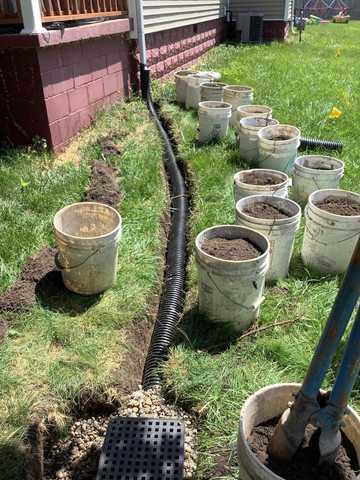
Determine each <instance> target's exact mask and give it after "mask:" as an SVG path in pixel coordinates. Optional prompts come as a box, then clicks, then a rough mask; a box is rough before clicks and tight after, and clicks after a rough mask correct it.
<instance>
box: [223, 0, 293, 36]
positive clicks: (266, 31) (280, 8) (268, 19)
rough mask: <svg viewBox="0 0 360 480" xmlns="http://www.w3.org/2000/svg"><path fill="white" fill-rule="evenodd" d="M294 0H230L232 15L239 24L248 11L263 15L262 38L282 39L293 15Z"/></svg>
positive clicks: (286, 32)
mask: <svg viewBox="0 0 360 480" xmlns="http://www.w3.org/2000/svg"><path fill="white" fill-rule="evenodd" d="M294 7H295V0H230V9H231V11H232V14H233V17H234V19H235V20H237V22H238V24H239V25H240V26H241V25H242V24H243V22H245V23H246V21H247V20H246V17H247V15H248V14H249V13H251V14H253V15H262V16H263V21H264V23H263V39H264V40H266V41H267V40H284V39H285V38H286V37H287V35H288V32H289V29H290V24H291V21H292V19H293V16H294Z"/></svg>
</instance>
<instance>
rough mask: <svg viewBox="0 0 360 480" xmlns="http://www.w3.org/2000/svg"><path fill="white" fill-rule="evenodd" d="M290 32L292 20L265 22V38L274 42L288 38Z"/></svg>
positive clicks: (266, 40)
mask: <svg viewBox="0 0 360 480" xmlns="http://www.w3.org/2000/svg"><path fill="white" fill-rule="evenodd" d="M289 32H290V22H286V21H281V20H269V21H265V22H264V30H263V40H264V42H272V41H274V40H278V41H282V40H286V39H287V38H288V35H289Z"/></svg>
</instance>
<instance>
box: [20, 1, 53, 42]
mask: <svg viewBox="0 0 360 480" xmlns="http://www.w3.org/2000/svg"><path fill="white" fill-rule="evenodd" d="M20 5H21V13H22V18H23V22H24V28H23V30H21V33H24V34H28V35H29V34H30V35H31V34H36V33H42V32H46V31H47V30H46V28H44V27H43V26H42V21H41V10H40V0H20Z"/></svg>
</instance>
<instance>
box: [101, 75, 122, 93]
mask: <svg viewBox="0 0 360 480" xmlns="http://www.w3.org/2000/svg"><path fill="white" fill-rule="evenodd" d="M119 86H120V74H119V73H113V74H112V75H108V76H107V77H105V78H104V92H105V96H108V95H111V94H112V93H114V92H116V91H117V90H119V89H120V88H119Z"/></svg>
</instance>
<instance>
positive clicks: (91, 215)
mask: <svg viewBox="0 0 360 480" xmlns="http://www.w3.org/2000/svg"><path fill="white" fill-rule="evenodd" d="M53 224H54V231H55V237H56V242H57V247H58V257H57V263H58V267H59V268H60V269H61V273H62V278H63V281H64V284H65V286H66V288H68V289H69V290H71V291H72V292H75V293H79V294H81V295H95V294H97V293H101V292H103V291H105V290H106V289H108V288H110V287H111V286H112V285H113V284H114V282H115V279H116V270H117V258H118V242H119V240H120V237H121V225H122V221H121V217H120V215H119V213H118V212H117V211H116V210H115V209H114V208H112V207H110V206H108V205H105V204H102V203H95V202H82V203H74V204H72V205H69V206H67V207H65V208H63V209H62V210H60V211H59V212H57V214H56V215H55V217H54V221H53Z"/></svg>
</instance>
